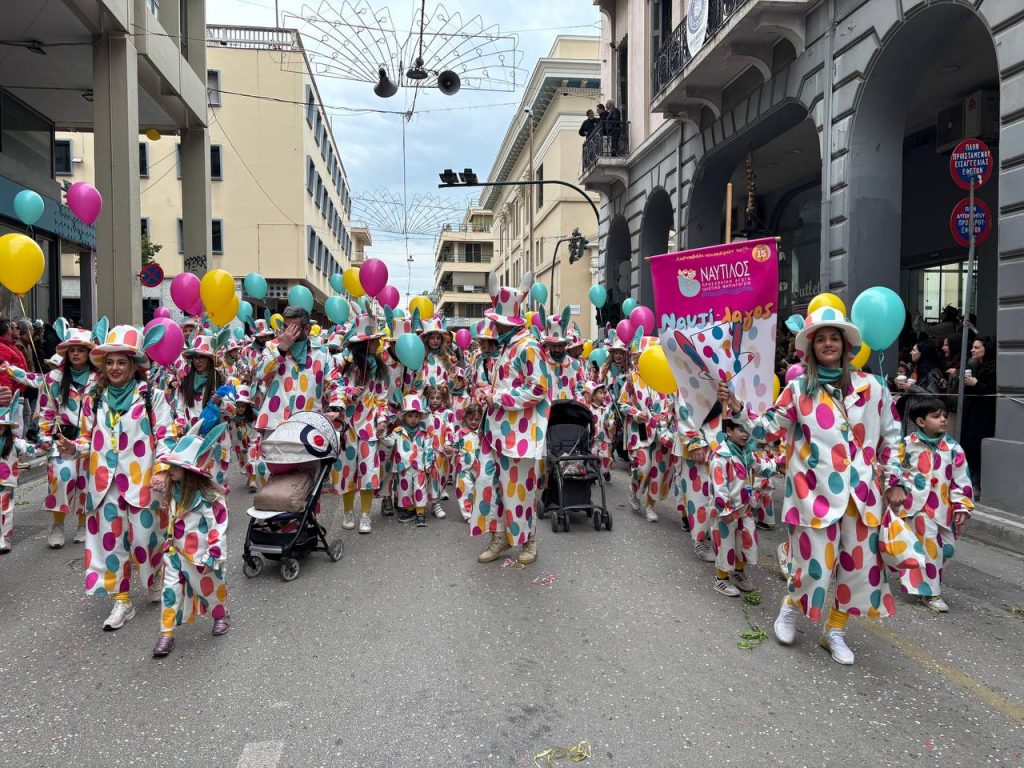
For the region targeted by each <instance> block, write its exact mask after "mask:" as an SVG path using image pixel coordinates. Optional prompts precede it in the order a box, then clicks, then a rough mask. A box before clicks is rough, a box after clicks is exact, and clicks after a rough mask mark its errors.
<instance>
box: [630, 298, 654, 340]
mask: <svg viewBox="0 0 1024 768" xmlns="http://www.w3.org/2000/svg"><path fill="white" fill-rule="evenodd" d="M629 322H630V324H631V325H632V326H633V328H634V330H633V333H636V330H635V329H637V328H643V329H644V336H650V335H651V334H652V333H654V313H653V312H652V311H651V310H650V308H649V307H645V306H643V305H642V304H641V305H640V306H638V307H637V308H636V309H634V310H633V311H632V312H630V313H629Z"/></svg>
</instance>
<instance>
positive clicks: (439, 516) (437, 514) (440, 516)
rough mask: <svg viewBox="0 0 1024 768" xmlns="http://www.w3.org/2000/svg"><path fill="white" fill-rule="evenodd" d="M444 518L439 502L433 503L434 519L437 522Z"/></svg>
mask: <svg viewBox="0 0 1024 768" xmlns="http://www.w3.org/2000/svg"><path fill="white" fill-rule="evenodd" d="M444 516H445V515H444V510H443V509H442V508H441V502H439V501H435V502H434V517H436V518H437V519H438V520H443V519H444Z"/></svg>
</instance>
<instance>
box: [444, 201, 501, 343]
mask: <svg viewBox="0 0 1024 768" xmlns="http://www.w3.org/2000/svg"><path fill="white" fill-rule="evenodd" d="M493 222H494V219H493V217H492V216H491V212H490V211H489V210H487V209H486V208H479V207H470V208H469V209H468V210H467V211H466V215H465V217H464V218H463V220H462V223H461V224H460V225H459V226H458V227H453V226H451V225H448V224H446V225H445V226H444V227H443V228H442V229H441V233H440V234H439V235H438V239H437V248H436V249H435V251H434V295H435V296H437V302H436V306H435V310H437V311H439V312H443V313H444V315H445V317H446V318H447V319H448V323H449V326H450V327H452V328H465V327H468V326H469V325H470V324H471V323H474V322H476V321H477V320H479V319H480V318H482V317H483V316H484V309H485V308H486V307H489V306H490V305H491V297H490V295H489V294H488V293H487V276H488V274H490V272H491V270H492V269H493V268H494V237H493V235H492V225H493Z"/></svg>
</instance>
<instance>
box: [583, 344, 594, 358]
mask: <svg viewBox="0 0 1024 768" xmlns="http://www.w3.org/2000/svg"><path fill="white" fill-rule="evenodd" d="M593 351H594V342H592V341H584V342H583V359H584V360H587V359H589V357H590V353H591V352H593Z"/></svg>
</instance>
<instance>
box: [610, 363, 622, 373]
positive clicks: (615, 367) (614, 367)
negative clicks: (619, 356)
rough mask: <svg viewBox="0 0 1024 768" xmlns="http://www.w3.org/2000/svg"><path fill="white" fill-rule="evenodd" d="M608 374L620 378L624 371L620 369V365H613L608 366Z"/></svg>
mask: <svg viewBox="0 0 1024 768" xmlns="http://www.w3.org/2000/svg"><path fill="white" fill-rule="evenodd" d="M608 373H610V374H611V375H612V376H620V375H621V374H622V369H621V368H620V367H619V364H618V363H611V364H609V365H608Z"/></svg>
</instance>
